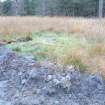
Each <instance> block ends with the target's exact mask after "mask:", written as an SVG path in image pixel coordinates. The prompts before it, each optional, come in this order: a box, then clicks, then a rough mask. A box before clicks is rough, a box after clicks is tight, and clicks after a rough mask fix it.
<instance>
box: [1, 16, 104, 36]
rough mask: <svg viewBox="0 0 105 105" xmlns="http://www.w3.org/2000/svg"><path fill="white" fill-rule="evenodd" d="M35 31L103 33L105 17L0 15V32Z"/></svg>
mask: <svg viewBox="0 0 105 105" xmlns="http://www.w3.org/2000/svg"><path fill="white" fill-rule="evenodd" d="M35 31H52V32H67V33H76V34H77V33H78V34H81V33H82V34H84V35H104V34H105V19H102V20H99V19H87V18H69V17H52V18H51V17H43V18H42V17H0V34H5V35H9V34H10V35H11V34H30V33H32V32H35Z"/></svg>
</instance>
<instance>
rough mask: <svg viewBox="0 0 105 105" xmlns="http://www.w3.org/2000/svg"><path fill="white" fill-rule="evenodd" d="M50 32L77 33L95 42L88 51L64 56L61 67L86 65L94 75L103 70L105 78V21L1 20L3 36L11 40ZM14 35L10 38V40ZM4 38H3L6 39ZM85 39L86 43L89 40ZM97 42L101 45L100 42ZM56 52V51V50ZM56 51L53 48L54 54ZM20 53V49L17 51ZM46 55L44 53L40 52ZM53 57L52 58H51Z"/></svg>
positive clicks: (71, 19)
mask: <svg viewBox="0 0 105 105" xmlns="http://www.w3.org/2000/svg"><path fill="white" fill-rule="evenodd" d="M39 31H50V32H66V33H67V34H68V33H70V34H71V33H72V34H76V35H78V36H79V37H81V36H82V37H81V38H84V40H86V39H87V40H88V41H90V43H91V42H92V43H93V42H95V44H94V46H93V47H92V48H91V49H89V51H87V50H86V49H76V50H73V52H69V51H68V52H67V53H65V55H64V56H61V57H62V61H60V62H61V63H62V64H64V65H66V64H69V63H72V64H76V63H78V64H80V66H82V67H84V66H85V65H83V64H86V65H87V66H88V69H89V70H91V72H96V71H101V73H102V74H103V75H105V42H104V41H105V19H101V20H99V19H88V18H72V17H52V18H51V17H43V18H42V17H0V34H1V36H3V35H5V39H6V40H10V38H11V37H12V36H11V35H13V34H15V35H23V36H27V35H28V36H30V35H31V33H33V32H39ZM8 35H9V36H11V37H8ZM3 37H4V36H3ZM87 40H86V41H87ZM97 42H98V43H97ZM53 49H54V48H53ZM53 49H50V51H51V52H53ZM16 50H19V49H16ZM41 55H43V56H45V55H46V54H45V53H41ZM48 56H50V55H48Z"/></svg>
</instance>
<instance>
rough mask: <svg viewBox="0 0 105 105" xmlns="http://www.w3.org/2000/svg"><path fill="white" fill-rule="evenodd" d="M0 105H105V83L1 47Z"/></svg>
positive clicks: (72, 68)
mask: <svg viewBox="0 0 105 105" xmlns="http://www.w3.org/2000/svg"><path fill="white" fill-rule="evenodd" d="M0 105H105V81H104V79H103V78H102V77H101V75H100V74H99V73H96V74H94V75H90V74H87V73H81V72H79V71H78V70H76V69H75V68H74V67H73V66H69V67H67V68H66V70H61V68H60V67H58V66H57V65H55V64H53V63H50V62H48V61H46V62H44V63H39V62H38V61H35V60H33V59H32V58H31V57H22V56H20V55H18V54H16V53H14V52H12V51H10V50H9V49H6V48H4V47H0Z"/></svg>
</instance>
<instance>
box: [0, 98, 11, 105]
mask: <svg viewBox="0 0 105 105" xmlns="http://www.w3.org/2000/svg"><path fill="white" fill-rule="evenodd" d="M0 105H12V104H11V103H10V102H7V101H4V100H1V99H0Z"/></svg>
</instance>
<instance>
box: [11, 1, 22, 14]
mask: <svg viewBox="0 0 105 105" xmlns="http://www.w3.org/2000/svg"><path fill="white" fill-rule="evenodd" d="M12 10H13V15H21V14H23V12H24V0H14V1H13V4H12Z"/></svg>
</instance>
